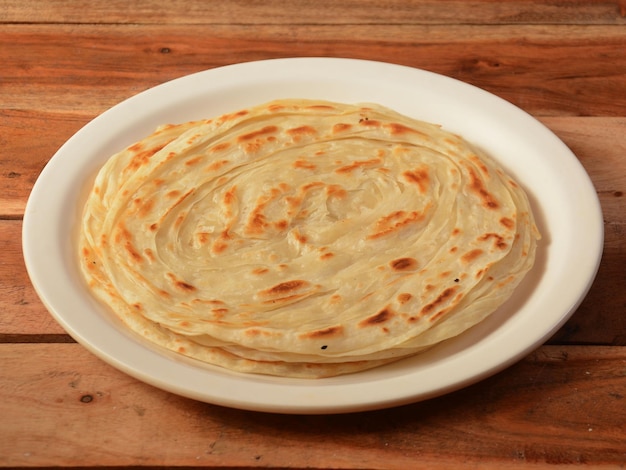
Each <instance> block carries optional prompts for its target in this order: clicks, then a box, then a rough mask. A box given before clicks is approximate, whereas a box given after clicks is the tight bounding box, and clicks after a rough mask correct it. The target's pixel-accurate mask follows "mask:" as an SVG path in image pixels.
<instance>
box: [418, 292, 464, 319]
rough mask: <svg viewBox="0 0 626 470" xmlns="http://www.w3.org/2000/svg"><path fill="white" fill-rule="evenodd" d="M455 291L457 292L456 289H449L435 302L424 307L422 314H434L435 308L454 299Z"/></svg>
mask: <svg viewBox="0 0 626 470" xmlns="http://www.w3.org/2000/svg"><path fill="white" fill-rule="evenodd" d="M455 291H456V287H448V288H447V289H445V290H444V291H443V292H442V293H441V294H439V297H437V298H436V299H435V300H434V301H432V302H431V303H429V304H426V305H424V306H423V307H422V310H421V311H420V313H421V314H427V313H430V312H432V311H433V310H434V309H435V308H437V307H438V306H439V305H441V304H442V303H444V302H445V301H446V300H448V299H449V298H450V297H452V296H453V295H454V293H455Z"/></svg>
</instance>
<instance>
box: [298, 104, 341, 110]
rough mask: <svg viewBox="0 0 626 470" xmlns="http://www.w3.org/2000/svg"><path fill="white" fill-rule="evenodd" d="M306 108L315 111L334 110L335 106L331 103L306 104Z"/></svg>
mask: <svg viewBox="0 0 626 470" xmlns="http://www.w3.org/2000/svg"><path fill="white" fill-rule="evenodd" d="M304 109H312V110H314V111H315V110H317V111H332V110H334V109H335V107H334V106H331V105H329V104H312V105H310V106H306V107H305V108H304Z"/></svg>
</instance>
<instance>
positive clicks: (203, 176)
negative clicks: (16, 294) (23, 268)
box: [80, 99, 539, 377]
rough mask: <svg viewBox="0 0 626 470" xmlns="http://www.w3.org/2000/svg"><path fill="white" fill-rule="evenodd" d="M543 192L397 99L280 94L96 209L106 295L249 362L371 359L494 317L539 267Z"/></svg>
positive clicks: (234, 361)
mask: <svg viewBox="0 0 626 470" xmlns="http://www.w3.org/2000/svg"><path fill="white" fill-rule="evenodd" d="M538 238H539V234H538V231H537V229H536V227H535V223H534V218H533V214H532V211H531V208H530V205H529V202H528V199H527V197H526V195H525V193H524V191H523V189H522V188H521V187H520V185H519V184H518V183H516V182H515V181H514V180H513V179H512V178H511V177H510V176H509V175H507V174H506V173H505V172H504V171H503V169H502V168H500V167H499V166H498V165H497V164H496V163H495V161H494V160H492V159H491V158H490V157H489V156H487V155H485V154H484V153H482V152H481V151H480V150H479V149H477V148H476V147H474V146H472V145H471V144H470V143H468V142H467V141H466V140H464V139H463V138H462V137H460V136H458V135H455V134H453V133H450V132H447V131H445V130H443V129H441V128H440V127H439V126H436V125H433V124H430V123H425V122H421V121H417V120H415V119H411V118H409V117H406V116H403V115H400V114H398V113H396V112H395V111H393V110H390V109H387V108H385V107H382V106H380V105H375V104H367V105H349V104H343V103H332V102H326V101H312V100H298V99H293V100H279V101H273V102H270V103H266V104H262V105H259V106H256V107H252V108H249V109H244V110H240V111H238V112H234V113H232V114H227V115H223V116H219V117H216V118H213V119H207V120H205V121H197V122H189V123H185V124H178V125H167V126H163V127H161V128H159V129H158V130H156V131H155V132H154V133H153V134H152V135H150V136H147V137H146V138H145V139H144V140H142V141H139V142H137V143H136V144H134V145H132V146H130V147H128V148H127V149H125V150H123V151H121V152H120V153H118V154H116V155H114V156H112V157H111V158H110V159H109V160H108V161H107V162H106V164H105V165H104V166H103V168H102V169H101V170H100V172H99V173H98V175H97V177H96V180H95V182H94V185H93V188H92V190H91V192H90V194H89V196H88V199H87V202H86V204H85V208H84V215H83V220H82V226H81V238H80V259H81V267H82V270H83V273H84V276H85V279H86V281H87V283H88V285H89V288H90V290H91V291H92V292H93V293H94V294H95V295H96V296H97V297H98V298H99V299H101V300H102V301H103V302H105V303H106V304H107V305H109V306H110V307H111V309H112V310H113V311H114V312H115V313H116V315H117V316H118V317H119V318H121V319H122V320H123V321H124V322H125V323H126V324H127V325H128V327H129V328H131V329H132V330H133V331H135V332H137V333H138V334H140V335H141V336H142V337H144V338H146V339H148V340H150V341H152V342H154V343H156V344H159V345H161V346H165V347H167V348H169V349H172V350H174V351H177V352H180V353H181V354H185V355H187V356H190V357H194V358H196V359H199V360H201V361H204V362H208V363H211V364H214V365H219V366H222V367H226V368H229V369H233V370H238V371H244V372H254V373H262V374H272V375H281V376H290V377H321V376H330V375H337V374H343V373H349V372H355V371H358V370H363V369H367V368H371V367H375V366H378V365H381V364H384V363H387V362H389V361H393V360H397V359H399V358H402V357H406V356H408V355H412V354H415V353H417V352H419V351H421V350H423V349H424V348H427V347H430V346H432V345H433V344H436V343H438V342H440V341H443V340H445V339H448V338H450V337H453V336H455V335H457V334H459V333H461V332H463V331H465V330H467V329H468V328H470V327H471V326H473V325H475V324H476V323H478V322H480V321H481V320H483V319H484V318H485V317H486V316H488V315H490V314H491V313H493V312H494V311H495V310H496V309H497V308H498V307H499V306H500V305H502V304H503V303H504V302H505V301H506V300H507V299H508V298H509V297H510V295H511V294H512V292H513V290H514V289H515V287H516V286H517V285H518V284H519V282H520V281H521V280H522V279H523V277H524V276H525V274H526V273H527V272H528V271H529V269H530V268H531V267H532V265H533V263H534V259H535V250H536V243H537V239H538Z"/></svg>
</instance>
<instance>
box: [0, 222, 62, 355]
mask: <svg viewBox="0 0 626 470" xmlns="http://www.w3.org/2000/svg"><path fill="white" fill-rule="evenodd" d="M21 230H22V223H21V221H19V220H0V250H1V252H2V263H0V343H3V342H21V341H34V340H37V339H45V340H48V341H49V340H54V341H63V340H66V339H65V338H64V337H66V335H65V332H64V330H63V328H61V326H60V325H59V324H58V323H57V322H56V321H55V320H54V319H53V318H52V317H51V316H50V314H49V313H48V311H47V310H46V308H45V307H44V306H43V304H42V303H41V301H40V300H39V297H38V296H37V294H36V293H35V290H34V289H33V286H32V284H31V282H30V279H29V277H28V274H27V272H26V267H25V266H24V259H23V256H22V245H21ZM28 335H31V336H32V337H30V338H25V336H28ZM55 335H56V336H55Z"/></svg>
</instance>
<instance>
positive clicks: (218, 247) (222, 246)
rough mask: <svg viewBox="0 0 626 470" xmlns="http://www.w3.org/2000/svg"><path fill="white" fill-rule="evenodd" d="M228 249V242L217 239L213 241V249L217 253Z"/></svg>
mask: <svg viewBox="0 0 626 470" xmlns="http://www.w3.org/2000/svg"><path fill="white" fill-rule="evenodd" d="M226 249H228V243H226V242H223V241H221V240H218V241H216V242H215V243H213V246H211V251H212V252H213V253H215V254H220V253H223V252H224V251H226Z"/></svg>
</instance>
